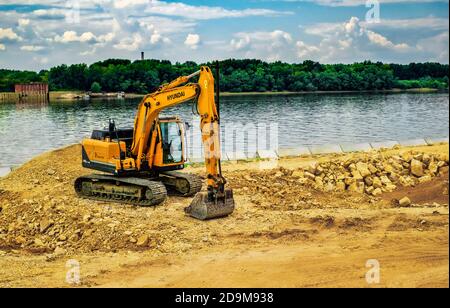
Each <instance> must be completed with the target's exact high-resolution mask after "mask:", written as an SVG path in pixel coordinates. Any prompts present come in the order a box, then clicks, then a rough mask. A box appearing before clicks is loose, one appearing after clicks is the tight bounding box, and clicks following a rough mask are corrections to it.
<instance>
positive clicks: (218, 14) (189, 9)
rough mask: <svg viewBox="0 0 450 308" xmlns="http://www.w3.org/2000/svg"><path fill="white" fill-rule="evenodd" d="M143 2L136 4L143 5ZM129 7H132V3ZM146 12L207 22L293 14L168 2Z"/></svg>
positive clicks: (161, 2)
mask: <svg viewBox="0 0 450 308" xmlns="http://www.w3.org/2000/svg"><path fill="white" fill-rule="evenodd" d="M120 2H124V3H127V2H135V1H131V0H122V1H120ZM140 2H142V1H141V0H138V1H137V2H136V4H138V5H142V3H140ZM129 5H132V4H131V3H130V4H129ZM145 12H147V13H151V14H160V15H167V16H179V17H184V18H189V19H197V20H206V19H219V18H240V17H250V16H279V15H284V14H291V12H280V11H274V10H269V9H243V10H228V9H225V8H223V7H212V6H194V5H188V4H184V3H181V2H166V1H157V0H154V1H151V2H150V3H149V4H148V5H147V7H146V10H145Z"/></svg>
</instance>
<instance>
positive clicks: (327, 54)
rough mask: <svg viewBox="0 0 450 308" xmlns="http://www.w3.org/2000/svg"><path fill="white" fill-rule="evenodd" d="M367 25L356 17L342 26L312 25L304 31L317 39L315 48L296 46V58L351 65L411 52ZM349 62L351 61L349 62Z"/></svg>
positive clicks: (410, 49) (403, 44) (300, 43)
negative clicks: (348, 63) (387, 55)
mask: <svg viewBox="0 0 450 308" xmlns="http://www.w3.org/2000/svg"><path fill="white" fill-rule="evenodd" d="M367 26H368V24H366V23H364V22H361V21H360V20H359V19H358V18H357V17H351V18H350V19H349V20H348V21H347V22H344V23H322V24H315V25H311V26H309V27H306V28H305V29H304V32H305V33H306V34H309V35H314V36H317V37H319V38H321V40H320V42H319V43H318V44H309V45H308V44H306V43H305V42H304V41H299V42H298V43H297V54H298V56H299V57H300V58H302V59H306V58H309V59H314V60H317V61H322V62H331V61H332V62H340V61H343V62H353V61H356V60H364V59H374V56H375V55H377V54H379V53H383V52H390V53H391V54H392V53H394V54H395V53H405V52H410V51H412V48H411V47H410V46H409V45H408V44H406V43H405V42H400V43H394V42H393V41H391V40H390V39H389V38H387V37H386V36H384V35H382V34H380V33H378V32H375V31H373V30H369V29H368V28H367ZM352 59H353V61H352Z"/></svg>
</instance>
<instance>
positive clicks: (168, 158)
mask: <svg viewBox="0 0 450 308" xmlns="http://www.w3.org/2000/svg"><path fill="white" fill-rule="evenodd" d="M160 127H161V137H162V147H163V163H164V164H174V163H180V162H182V161H183V143H182V132H181V128H180V126H179V124H178V123H177V122H162V123H161V124H160Z"/></svg>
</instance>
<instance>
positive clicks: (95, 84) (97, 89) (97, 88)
mask: <svg viewBox="0 0 450 308" xmlns="http://www.w3.org/2000/svg"><path fill="white" fill-rule="evenodd" d="M91 91H92V93H100V92H101V91H102V87H101V86H100V84H99V83H98V82H93V83H92V85H91Z"/></svg>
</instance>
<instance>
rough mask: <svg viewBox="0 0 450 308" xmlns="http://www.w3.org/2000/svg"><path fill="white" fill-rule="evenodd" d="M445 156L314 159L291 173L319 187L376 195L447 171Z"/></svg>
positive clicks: (367, 156) (423, 181) (302, 182)
mask: <svg viewBox="0 0 450 308" xmlns="http://www.w3.org/2000/svg"><path fill="white" fill-rule="evenodd" d="M448 168H449V166H448V157H446V156H444V155H432V154H425V153H418V152H414V151H412V152H406V153H403V154H401V155H394V156H390V157H384V155H383V153H376V154H372V155H366V156H364V157H358V158H347V159H344V160H334V161H328V162H324V163H314V164H312V165H310V166H308V167H307V168H302V169H298V170H296V171H294V172H293V174H292V175H293V176H295V177H297V178H298V182H299V183H300V184H304V185H310V186H313V187H314V188H316V189H319V190H322V191H352V192H358V193H361V194H362V193H366V194H368V195H371V196H379V195H381V194H382V193H383V192H392V191H394V190H395V189H396V188H397V186H398V185H401V186H406V187H410V186H415V185H417V184H419V183H426V182H429V181H431V180H432V179H433V177H435V176H437V175H444V174H447V173H448Z"/></svg>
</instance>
